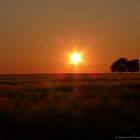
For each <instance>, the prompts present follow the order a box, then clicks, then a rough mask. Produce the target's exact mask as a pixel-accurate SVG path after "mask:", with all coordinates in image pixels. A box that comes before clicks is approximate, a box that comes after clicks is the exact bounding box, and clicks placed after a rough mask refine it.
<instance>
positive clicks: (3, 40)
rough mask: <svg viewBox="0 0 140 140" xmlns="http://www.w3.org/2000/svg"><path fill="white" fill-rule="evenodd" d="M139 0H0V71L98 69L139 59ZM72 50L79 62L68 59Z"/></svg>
mask: <svg viewBox="0 0 140 140" xmlns="http://www.w3.org/2000/svg"><path fill="white" fill-rule="evenodd" d="M139 7H140V0H20V1H19V0H12V1H11V0H0V73H1V74H11V73H14V74H19V73H67V72H68V73H71V72H72V73H73V72H82V73H83V72H84V73H89V72H92V73H101V72H110V68H109V67H110V65H111V64H112V62H113V61H115V60H116V59H118V58H120V57H125V58H128V59H134V58H137V59H140V26H139V25H140V15H139V14H140V8H139ZM74 50H76V51H79V52H81V53H82V54H83V63H81V64H80V65H79V66H77V67H76V66H74V65H72V64H70V63H69V54H70V53H72V52H73V51H74Z"/></svg>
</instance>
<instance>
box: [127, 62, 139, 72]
mask: <svg viewBox="0 0 140 140" xmlns="http://www.w3.org/2000/svg"><path fill="white" fill-rule="evenodd" d="M127 68H128V71H129V72H138V71H140V67H139V60H138V59H134V60H131V61H128V62H127Z"/></svg>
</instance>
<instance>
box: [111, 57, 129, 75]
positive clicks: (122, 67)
mask: <svg viewBox="0 0 140 140" xmlns="http://www.w3.org/2000/svg"><path fill="white" fill-rule="evenodd" d="M127 62H128V61H127V59H126V58H119V59H118V60H117V61H115V62H114V63H113V64H112V65H111V71H112V72H126V71H127Z"/></svg>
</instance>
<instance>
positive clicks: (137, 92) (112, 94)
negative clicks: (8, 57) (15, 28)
mask: <svg viewBox="0 0 140 140" xmlns="http://www.w3.org/2000/svg"><path fill="white" fill-rule="evenodd" d="M121 136H122V137H124V136H126V137H129V136H131V137H133V136H135V137H136V136H140V73H126V74H121V73H114V74H46V75H41V74H40V75H39V74H38V75H1V76H0V140H5V139H8V140H10V139H19V140H28V139H29V140H32V139H33V140H44V139H47V140H52V139H60V140H61V139H65V140H67V139H72V140H75V139H76V140H78V139H86V140H88V139H95V140H96V139H99V140H100V139H105V138H107V139H112V140H113V139H118V138H119V137H121Z"/></svg>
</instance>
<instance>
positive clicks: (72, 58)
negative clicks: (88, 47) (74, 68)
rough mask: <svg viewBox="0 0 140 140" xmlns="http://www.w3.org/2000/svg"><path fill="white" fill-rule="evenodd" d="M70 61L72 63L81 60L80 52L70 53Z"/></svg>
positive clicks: (77, 62)
mask: <svg viewBox="0 0 140 140" xmlns="http://www.w3.org/2000/svg"><path fill="white" fill-rule="evenodd" d="M70 62H71V63H72V64H75V65H77V64H79V63H81V62H82V54H81V53H79V52H73V53H72V54H71V55H70Z"/></svg>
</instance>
